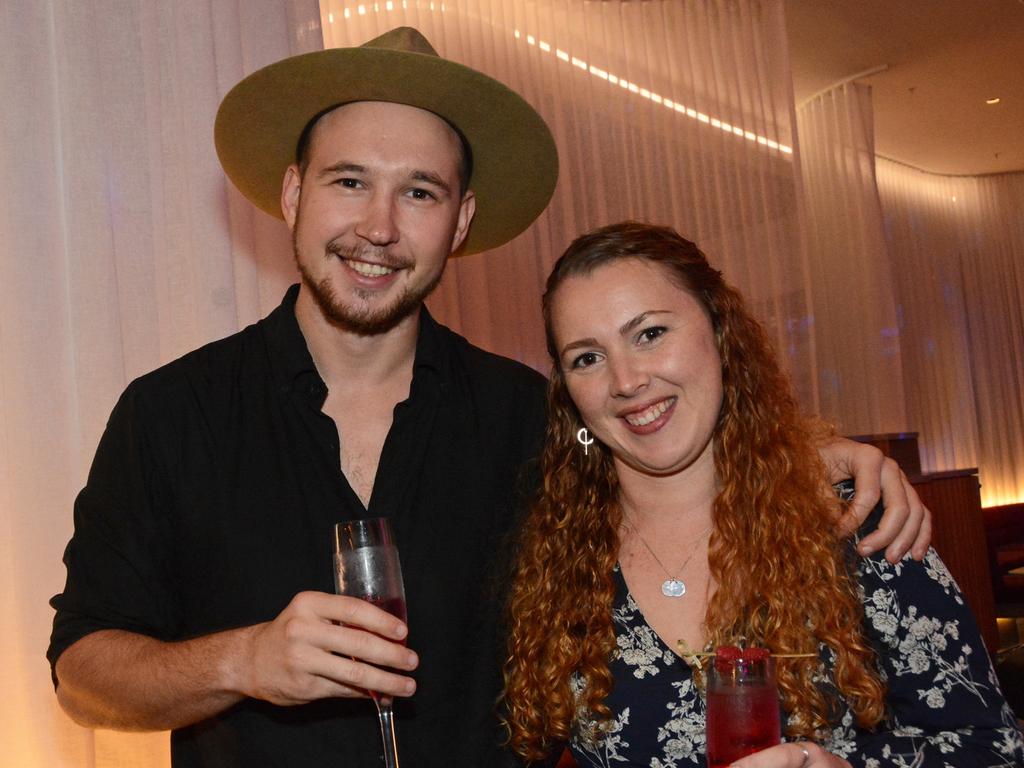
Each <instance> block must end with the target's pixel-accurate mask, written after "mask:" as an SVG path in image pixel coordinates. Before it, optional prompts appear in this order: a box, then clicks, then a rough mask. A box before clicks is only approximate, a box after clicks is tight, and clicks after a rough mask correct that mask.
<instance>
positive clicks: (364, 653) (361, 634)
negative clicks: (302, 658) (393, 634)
mask: <svg viewBox="0 0 1024 768" xmlns="http://www.w3.org/2000/svg"><path fill="white" fill-rule="evenodd" d="M308 641H309V643H310V644H311V645H313V646H314V647H316V648H322V649H324V650H326V651H328V652H329V653H335V654H339V655H341V656H349V657H353V658H356V659H359V660H360V661H364V662H367V663H370V664H375V665H377V666H382V667H392V668H394V669H397V670H403V671H411V670H413V669H416V665H417V664H418V663H419V657H418V656H417V655H416V654H415V653H414V652H412V651H410V650H409V649H408V648H406V647H405V646H404V645H401V644H399V643H395V642H392V641H391V640H387V639H385V638H382V637H380V636H379V635H376V634H374V633H373V632H367V631H366V630H363V629H360V628H358V627H349V626H345V625H343V624H330V623H327V622H321V623H320V624H319V626H317V627H315V628H311V629H310V631H309V635H308Z"/></svg>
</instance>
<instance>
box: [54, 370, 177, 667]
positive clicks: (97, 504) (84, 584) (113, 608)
mask: <svg viewBox="0 0 1024 768" xmlns="http://www.w3.org/2000/svg"><path fill="white" fill-rule="evenodd" d="M144 403H145V398H144V397H143V396H142V394H141V393H140V391H139V387H138V383H136V384H133V385H132V386H130V387H129V388H128V390H126V392H125V393H124V394H123V395H122V397H121V399H120V401H119V402H118V404H117V405H116V406H115V408H114V411H113V413H112V414H111V417H110V419H109V421H108V423H107V427H106V430H105V431H104V434H103V436H102V438H101V439H100V443H99V447H98V448H97V451H96V456H95V458H94V460H93V464H92V468H91V469H90V471H89V477H88V481H87V483H86V486H85V488H83V489H82V491H81V492H80V493H79V495H78V498H77V499H76V500H75V511H74V520H75V530H74V534H73V536H72V538H71V541H70V542H69V543H68V546H67V548H66V549H65V552H64V564H65V566H66V568H67V581H66V584H65V587H64V591H63V592H62V593H60V594H58V595H56V596H55V597H54V598H53V599H52V600H51V601H50V605H51V606H52V607H53V608H54V609H56V614H55V616H54V621H53V632H52V634H51V636H50V647H49V649H48V650H47V654H46V655H47V659H48V660H49V661H50V665H51V674H53V680H54V685H56V684H57V678H56V673H55V671H54V668H55V665H56V662H57V659H58V657H59V656H60V655H61V653H63V652H64V651H65V650H66V649H67V648H68V647H69V646H71V645H72V644H73V643H74V642H75V641H77V640H79V639H81V638H82V637H84V636H85V635H88V634H90V633H92V632H96V631H98V630H101V629H123V630H127V631H130V632H137V633H140V634H146V635H150V636H153V637H158V638H161V639H169V638H170V637H171V636H173V634H174V631H175V617H174V609H173V605H174V601H173V597H172V592H171V590H170V589H169V588H168V586H167V582H168V579H167V577H166V574H167V573H168V571H169V561H170V557H171V552H172V547H171V544H170V543H169V542H170V541H171V537H170V535H169V531H168V526H167V514H166V509H167V506H168V504H169V493H168V491H167V489H168V483H167V482H166V475H165V473H164V472H163V469H162V462H161V461H160V460H159V459H158V456H159V451H158V449H157V444H158V438H157V437H156V436H155V433H156V432H158V431H159V430H158V429H157V427H156V425H157V423H158V421H157V420H156V419H154V418H152V417H151V416H150V413H152V409H149V408H146V407H144Z"/></svg>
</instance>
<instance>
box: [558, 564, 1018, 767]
mask: <svg viewBox="0 0 1024 768" xmlns="http://www.w3.org/2000/svg"><path fill="white" fill-rule="evenodd" d="M857 567H858V578H859V582H860V587H861V593H862V596H863V601H864V614H865V627H866V632H867V635H868V638H869V640H870V641H871V643H872V645H873V646H874V647H875V650H876V651H877V653H878V657H879V659H880V661H881V666H882V673H883V678H884V679H885V682H886V684H887V696H886V703H887V706H888V708H889V713H890V719H889V720H888V721H887V722H884V723H882V724H881V725H880V726H879V727H878V728H877V729H876V730H875V731H872V732H869V731H863V730H860V729H858V728H857V727H856V724H855V722H854V718H853V716H852V713H851V712H850V711H849V710H843V711H842V714H841V719H840V720H839V722H838V723H837V724H836V725H835V726H834V728H833V730H832V733H831V736H830V738H829V739H828V740H827V741H825V742H823V743H822V746H823V747H824V748H825V749H827V750H828V751H829V752H832V753H833V754H835V755H838V756H839V757H842V758H844V759H846V760H848V761H849V762H850V763H851V764H852V765H854V766H856V767H858V768H860V767H863V768H883V767H886V768H888V767H889V766H893V767H898V768H909V767H910V766H915V767H921V768H933V767H935V768H939V767H940V766H951V767H955V768H961V767H962V768H982V767H983V766H986V767H987V766H991V767H993V768H994V767H995V766H1024V740H1022V737H1021V732H1020V729H1019V728H1018V725H1017V720H1016V718H1015V717H1014V715H1013V713H1012V711H1011V710H1010V708H1009V706H1008V705H1007V704H1006V702H1005V700H1004V698H1003V695H1002V693H1001V692H1000V690H999V685H998V683H997V681H996V676H995V672H994V671H993V669H992V664H991V662H990V661H989V658H988V655H987V653H986V651H985V648H984V645H983V644H982V641H981V637H980V635H979V633H978V629H977V626H976V624H975V621H974V618H973V617H972V616H971V614H970V612H969V611H968V609H967V606H966V605H965V603H964V599H963V596H962V595H961V594H960V590H959V588H958V587H957V585H956V584H955V583H954V581H953V579H952V577H951V576H950V575H949V571H947V570H946V567H945V565H943V563H942V561H941V560H940V559H939V557H938V555H936V554H935V552H934V551H931V550H929V552H928V556H927V557H926V558H925V560H924V562H920V563H919V562H916V561H914V560H913V559H911V558H909V557H907V558H904V559H903V560H902V561H901V562H899V563H897V564H895V565H893V564H891V563H889V562H887V561H886V560H885V558H884V556H883V555H873V556H871V557H870V558H865V559H860V560H858V566H857ZM615 579H616V582H617V587H618V594H617V597H616V605H615V609H614V612H613V619H614V622H615V627H616V635H617V642H618V652H617V654H616V656H615V658H614V659H613V660H612V661H611V664H610V668H611V672H612V675H613V677H614V680H615V684H614V687H613V690H612V693H611V695H610V696H609V697H608V699H607V704H608V706H609V708H610V709H611V711H612V713H613V715H614V720H613V722H612V723H611V726H610V728H609V729H608V730H607V731H606V732H605V733H604V734H603V735H602V736H600V737H599V738H598V739H597V740H596V741H595V742H593V743H588V742H587V741H586V740H585V739H583V738H581V735H582V734H583V733H585V732H586V731H587V730H589V731H591V732H593V724H592V721H590V720H589V719H587V718H586V717H585V716H584V717H582V718H581V726H580V730H579V732H578V733H577V735H576V737H575V738H574V739H573V741H572V743H571V744H570V748H571V750H572V752H573V755H574V756H575V758H576V760H577V762H578V763H579V765H580V766H601V768H612V767H618V766H643V767H644V768H683V767H684V766H687V767H692V766H701V768H703V766H704V765H705V764H706V763H705V759H704V701H703V699H702V698H701V693H700V691H699V690H698V689H697V687H696V686H695V685H694V681H693V678H692V676H691V673H690V668H689V666H687V664H686V663H684V662H683V661H682V660H681V659H680V658H679V657H678V656H677V655H676V654H675V653H673V652H672V650H671V649H670V648H669V647H668V646H666V645H665V643H664V642H663V641H662V640H661V638H660V637H658V635H657V634H656V633H655V632H654V630H653V629H651V628H650V627H649V626H648V625H647V623H646V621H645V620H644V617H643V615H642V614H641V612H640V609H639V608H638V607H637V604H636V603H635V602H634V600H633V598H632V596H631V595H630V594H629V591H628V589H627V587H626V583H625V580H624V579H623V578H622V574H621V573H620V572H619V569H618V568H616V569H615ZM822 659H823V661H824V662H825V663H824V665H823V674H826V675H827V670H828V669H829V660H830V659H831V653H830V652H829V651H828V649H827V648H823V649H822ZM823 682H825V681H823ZM573 684H574V687H575V688H576V689H577V692H578V687H579V685H580V683H579V680H578V679H577V680H574V681H573ZM826 684H827V683H826Z"/></svg>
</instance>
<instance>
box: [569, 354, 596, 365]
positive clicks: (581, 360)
mask: <svg viewBox="0 0 1024 768" xmlns="http://www.w3.org/2000/svg"><path fill="white" fill-rule="evenodd" d="M596 362H597V355H596V354H595V353H593V352H584V353H583V354H582V355H579V356H577V357H575V358H574V359H573V361H572V364H571V366H570V367H572V368H587V367H589V366H591V365H593V364H594V363H596Z"/></svg>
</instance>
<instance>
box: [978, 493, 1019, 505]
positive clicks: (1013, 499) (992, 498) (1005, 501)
mask: <svg viewBox="0 0 1024 768" xmlns="http://www.w3.org/2000/svg"><path fill="white" fill-rule="evenodd" d="M981 496H982V498H981V507H982V509H988V508H989V507H1005V506H1008V505H1009V504H1024V496H1000V495H999V494H985V493H984V492H982V494H981Z"/></svg>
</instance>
